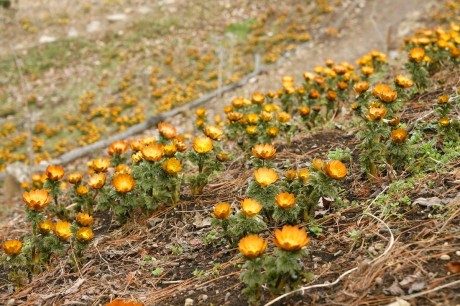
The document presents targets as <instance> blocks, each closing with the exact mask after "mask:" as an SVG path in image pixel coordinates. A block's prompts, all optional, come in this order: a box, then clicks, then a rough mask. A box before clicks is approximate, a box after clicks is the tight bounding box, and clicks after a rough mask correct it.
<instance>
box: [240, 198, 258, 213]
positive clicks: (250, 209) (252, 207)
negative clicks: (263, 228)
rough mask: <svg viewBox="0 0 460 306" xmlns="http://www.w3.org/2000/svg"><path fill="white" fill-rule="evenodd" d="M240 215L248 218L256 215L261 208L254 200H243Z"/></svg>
mask: <svg viewBox="0 0 460 306" xmlns="http://www.w3.org/2000/svg"><path fill="white" fill-rule="evenodd" d="M241 208H242V213H243V214H245V215H246V216H248V217H250V218H251V217H253V216H255V215H257V214H258V213H259V212H260V211H261V210H262V208H263V206H262V204H260V203H259V202H258V201H256V200H254V199H249V198H248V199H244V200H243V202H241Z"/></svg>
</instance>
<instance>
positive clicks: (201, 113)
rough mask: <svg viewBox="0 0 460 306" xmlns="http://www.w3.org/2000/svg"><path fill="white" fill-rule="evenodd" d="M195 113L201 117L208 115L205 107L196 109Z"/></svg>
mask: <svg viewBox="0 0 460 306" xmlns="http://www.w3.org/2000/svg"><path fill="white" fill-rule="evenodd" d="M195 115H196V116H197V117H200V118H202V117H204V116H206V109H205V108H199V109H197V110H196V111H195Z"/></svg>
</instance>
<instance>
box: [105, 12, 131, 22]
mask: <svg viewBox="0 0 460 306" xmlns="http://www.w3.org/2000/svg"><path fill="white" fill-rule="evenodd" d="M106 18H107V20H108V21H110V22H118V21H124V20H126V19H127V18H128V16H126V14H113V15H109V16H107V17H106Z"/></svg>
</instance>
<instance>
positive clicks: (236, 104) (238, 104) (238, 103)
mask: <svg viewBox="0 0 460 306" xmlns="http://www.w3.org/2000/svg"><path fill="white" fill-rule="evenodd" d="M243 100H244V99H243V98H235V99H233V100H232V105H233V107H235V108H239V107H242V106H243V104H244V102H243Z"/></svg>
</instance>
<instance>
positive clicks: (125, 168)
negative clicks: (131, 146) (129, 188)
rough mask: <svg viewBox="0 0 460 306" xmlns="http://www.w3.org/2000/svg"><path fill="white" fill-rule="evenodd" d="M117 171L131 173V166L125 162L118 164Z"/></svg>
mask: <svg viewBox="0 0 460 306" xmlns="http://www.w3.org/2000/svg"><path fill="white" fill-rule="evenodd" d="M115 173H128V174H130V173H131V168H129V166H128V165H125V164H119V165H118V166H116V167H115Z"/></svg>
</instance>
